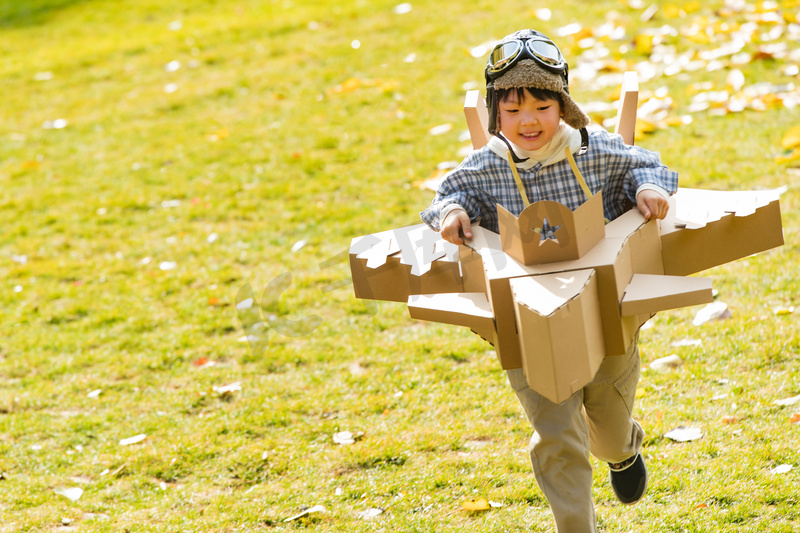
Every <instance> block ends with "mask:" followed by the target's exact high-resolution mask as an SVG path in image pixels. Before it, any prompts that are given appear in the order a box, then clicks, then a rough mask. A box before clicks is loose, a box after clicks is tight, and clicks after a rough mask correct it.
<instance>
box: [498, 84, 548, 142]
mask: <svg viewBox="0 0 800 533" xmlns="http://www.w3.org/2000/svg"><path fill="white" fill-rule="evenodd" d="M498 107H499V118H500V131H501V132H502V133H503V135H504V136H505V138H506V139H508V140H509V141H511V142H513V143H514V144H516V145H517V146H519V147H520V148H524V149H525V150H529V151H533V150H539V149H541V148H544V147H546V146H547V145H548V144H549V143H550V141H551V140H552V138H553V136H554V135H555V134H556V131H558V127H559V125H560V124H561V106H560V105H559V103H558V100H549V99H548V100H539V99H538V98H536V97H535V96H533V95H531V94H530V93H528V92H527V91H525V93H524V96H523V98H522V101H518V100H517V95H516V94H515V91H512V92H510V93H509V95H508V98H506V99H505V100H503V101H501V102H499V106H498Z"/></svg>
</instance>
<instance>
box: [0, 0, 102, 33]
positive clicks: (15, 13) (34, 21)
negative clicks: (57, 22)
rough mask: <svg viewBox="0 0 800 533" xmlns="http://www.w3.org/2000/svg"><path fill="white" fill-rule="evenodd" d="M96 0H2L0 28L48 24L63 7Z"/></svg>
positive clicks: (0, 3) (0, 1)
mask: <svg viewBox="0 0 800 533" xmlns="http://www.w3.org/2000/svg"><path fill="white" fill-rule="evenodd" d="M95 1H96V0H0V29H3V28H21V27H25V26H38V25H42V24H46V23H47V22H48V21H49V20H50V19H51V18H52V17H53V16H54V15H56V14H57V13H58V12H59V11H61V10H63V9H67V8H70V7H72V6H74V5H77V4H82V3H90V2H95Z"/></svg>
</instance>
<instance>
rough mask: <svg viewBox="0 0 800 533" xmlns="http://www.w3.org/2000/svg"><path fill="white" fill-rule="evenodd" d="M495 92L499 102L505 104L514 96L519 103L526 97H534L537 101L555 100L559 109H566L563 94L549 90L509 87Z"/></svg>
mask: <svg viewBox="0 0 800 533" xmlns="http://www.w3.org/2000/svg"><path fill="white" fill-rule="evenodd" d="M495 91H497V101H498V102H505V101H506V100H508V99H509V97H510V96H511V95H512V94H514V95H515V96H516V97H517V102H521V101H522V100H524V99H525V98H526V96H533V97H534V98H536V99H537V100H555V101H556V102H558V105H559V107H561V109H564V98H563V97H562V96H561V93H557V92H555V91H550V90H548V89H540V88H538V87H509V88H507V89H495Z"/></svg>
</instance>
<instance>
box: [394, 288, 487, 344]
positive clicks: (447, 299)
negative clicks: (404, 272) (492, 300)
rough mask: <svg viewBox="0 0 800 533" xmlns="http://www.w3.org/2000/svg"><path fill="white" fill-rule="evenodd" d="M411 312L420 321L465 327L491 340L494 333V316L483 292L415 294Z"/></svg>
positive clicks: (411, 298) (409, 304)
mask: <svg viewBox="0 0 800 533" xmlns="http://www.w3.org/2000/svg"><path fill="white" fill-rule="evenodd" d="M408 312H409V314H410V315H411V318H415V319H418V320H427V321H429V322H440V323H442V324H453V325H456V326H466V327H468V328H469V329H471V330H472V331H474V332H475V333H477V334H478V335H480V336H481V337H483V338H484V339H485V340H487V341H489V342H492V341H493V339H494V336H495V327H494V316H493V315H492V309H491V306H490V305H489V300H487V299H486V295H485V294H484V293H475V292H473V293H450V294H432V295H412V296H409V298H408Z"/></svg>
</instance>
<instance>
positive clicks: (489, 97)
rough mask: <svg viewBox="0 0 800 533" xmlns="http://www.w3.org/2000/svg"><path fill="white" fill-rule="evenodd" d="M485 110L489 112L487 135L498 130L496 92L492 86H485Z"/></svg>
mask: <svg viewBox="0 0 800 533" xmlns="http://www.w3.org/2000/svg"><path fill="white" fill-rule="evenodd" d="M486 110H487V111H488V112H489V124H488V128H487V129H488V130H489V133H495V132H496V131H497V130H498V127H499V124H498V120H497V118H498V117H497V91H496V90H495V88H494V84H491V85H487V86H486Z"/></svg>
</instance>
